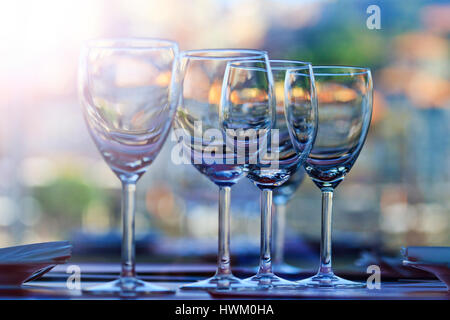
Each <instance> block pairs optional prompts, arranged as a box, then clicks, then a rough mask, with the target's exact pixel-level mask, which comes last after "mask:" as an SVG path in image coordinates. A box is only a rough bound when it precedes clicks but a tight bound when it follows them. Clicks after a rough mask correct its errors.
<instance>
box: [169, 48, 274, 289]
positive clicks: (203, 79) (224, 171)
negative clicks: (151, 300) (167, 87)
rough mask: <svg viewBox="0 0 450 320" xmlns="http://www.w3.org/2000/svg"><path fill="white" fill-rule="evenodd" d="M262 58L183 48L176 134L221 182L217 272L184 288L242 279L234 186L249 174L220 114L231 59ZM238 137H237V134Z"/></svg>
mask: <svg viewBox="0 0 450 320" xmlns="http://www.w3.org/2000/svg"><path fill="white" fill-rule="evenodd" d="M249 59H253V60H255V59H257V60H262V61H268V57H267V53H266V52H265V51H260V50H243V49H209V50H191V51H184V52H181V53H180V56H179V65H180V78H181V89H180V90H181V91H180V100H179V104H178V109H177V112H176V116H175V122H174V129H175V134H176V136H177V137H178V139H179V140H180V142H181V144H182V146H183V147H182V152H183V153H184V156H185V157H188V159H189V162H190V163H191V164H192V165H193V166H194V167H195V168H196V169H197V170H198V171H200V172H201V173H202V174H204V175H205V176H207V177H208V178H209V179H210V180H211V181H212V182H213V183H214V184H216V185H217V186H218V187H219V239H218V243H219V245H218V251H219V252H218V261H217V264H218V266H217V271H216V274H215V275H214V276H213V277H211V278H209V279H206V280H203V281H198V282H196V283H192V284H187V285H184V286H182V287H181V288H182V289H200V290H207V289H214V288H231V287H237V286H239V285H240V283H241V280H239V279H238V278H236V277H235V276H233V274H232V273H231V268H230V192H231V187H232V186H233V185H234V184H235V183H236V182H237V181H238V180H239V179H241V178H242V177H243V176H244V175H245V170H244V165H245V163H241V162H237V161H235V160H236V159H235V158H236V155H235V154H234V152H229V151H230V150H228V149H229V147H227V144H226V141H225V140H226V139H224V138H226V137H224V134H223V131H224V130H223V129H224V127H223V123H222V122H221V120H220V119H219V118H220V112H219V109H220V106H219V105H220V99H221V95H222V84H223V81H224V74H225V70H226V67H227V64H228V63H229V62H230V61H236V60H249ZM232 140H233V139H232Z"/></svg>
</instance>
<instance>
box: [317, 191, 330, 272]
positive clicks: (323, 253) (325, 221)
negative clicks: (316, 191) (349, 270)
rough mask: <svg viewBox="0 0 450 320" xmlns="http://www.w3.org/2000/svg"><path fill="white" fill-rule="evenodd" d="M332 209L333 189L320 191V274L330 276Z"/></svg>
mask: <svg viewBox="0 0 450 320" xmlns="http://www.w3.org/2000/svg"><path fill="white" fill-rule="evenodd" d="M332 209H333V189H331V188H326V189H322V233H321V240H320V268H319V273H320V274H328V275H332V274H333V270H332V268H331V227H332Z"/></svg>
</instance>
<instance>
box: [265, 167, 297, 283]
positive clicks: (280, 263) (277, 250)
mask: <svg viewBox="0 0 450 320" xmlns="http://www.w3.org/2000/svg"><path fill="white" fill-rule="evenodd" d="M304 178H305V170H304V169H303V167H299V168H298V169H297V171H296V172H295V173H294V174H292V175H291V176H290V177H289V179H288V180H287V181H286V182H285V183H283V184H282V185H281V186H279V187H278V188H276V189H274V190H273V204H274V205H273V207H274V214H273V216H272V224H273V239H274V243H273V246H272V255H273V259H272V261H273V263H272V269H273V271H274V272H275V273H284V274H297V273H299V272H300V271H301V269H300V268H297V267H294V266H292V265H290V264H288V263H286V262H285V260H284V250H285V248H284V247H285V233H286V232H285V230H286V206H287V204H288V203H289V201H290V200H291V199H292V197H293V196H294V194H295V192H296V191H297V189H298V188H299V187H300V185H301V184H302V182H303V180H304Z"/></svg>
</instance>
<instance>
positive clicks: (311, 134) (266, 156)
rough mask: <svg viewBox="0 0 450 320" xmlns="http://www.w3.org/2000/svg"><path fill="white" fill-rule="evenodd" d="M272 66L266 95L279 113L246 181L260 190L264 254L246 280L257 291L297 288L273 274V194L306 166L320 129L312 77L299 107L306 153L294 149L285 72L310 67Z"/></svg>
mask: <svg viewBox="0 0 450 320" xmlns="http://www.w3.org/2000/svg"><path fill="white" fill-rule="evenodd" d="M240 64H241V65H243V66H245V65H246V64H248V63H247V62H246V61H244V62H240ZM270 66H271V72H272V73H273V79H274V81H275V92H274V93H275V94H271V93H270V92H269V93H268V94H267V95H268V96H269V97H270V96H273V99H272V101H269V103H273V104H274V106H275V110H276V112H275V121H274V124H273V126H272V130H271V136H270V137H271V139H269V143H268V145H267V152H261V153H260V154H259V157H258V159H257V161H255V162H253V163H252V162H251V163H250V164H249V165H248V168H247V170H248V174H247V177H248V178H249V179H250V180H252V181H253V183H254V184H255V185H256V186H257V187H258V188H259V189H260V190H261V253H260V262H259V269H258V272H257V274H256V275H255V276H253V277H250V278H249V279H246V280H245V284H246V285H247V286H248V287H250V288H255V289H270V288H276V287H297V286H298V284H296V283H295V282H291V281H287V280H284V279H282V278H280V277H278V276H276V275H275V274H274V273H273V270H272V250H271V245H272V192H273V190H274V189H276V188H278V187H280V186H282V185H283V183H285V182H286V181H288V179H289V178H290V177H291V176H292V175H293V174H294V173H295V172H296V171H297V169H298V168H299V167H300V166H301V165H302V164H303V162H304V161H305V159H306V157H307V155H308V154H309V151H310V150H311V148H312V145H313V143H314V139H315V136H316V128H317V125H316V124H317V121H316V116H317V104H316V101H315V99H314V96H315V93H313V92H312V91H314V90H315V87H314V81H313V75H312V73H311V74H310V76H311V77H310V78H309V81H305V82H304V86H303V87H302V89H303V90H304V91H303V93H302V94H303V97H304V98H305V100H304V101H303V102H304V103H303V104H301V105H298V106H297V109H298V110H297V112H298V111H301V112H302V113H303V115H304V117H303V120H304V124H303V126H302V127H301V128H299V134H300V133H301V134H302V135H303V140H302V146H303V151H302V152H299V153H297V152H296V150H295V149H294V147H293V145H292V142H291V138H290V135H289V130H288V128H287V126H286V117H285V105H284V104H285V99H284V84H285V77H286V71H287V70H289V69H290V68H294V67H299V66H309V67H311V65H310V64H308V63H304V62H298V61H287V60H271V61H270ZM242 69H243V71H242V73H244V72H245V73H246V76H242V78H244V79H246V78H249V77H251V76H252V75H253V74H254V73H255V71H254V70H253V69H250V70H246V69H245V68H244V67H242ZM243 90H249V88H246V87H245V86H244V87H243V88H242V91H243ZM231 94H232V92H231ZM231 97H232V96H231ZM244 102H245V101H244ZM245 120H246V121H245V122H244V123H247V122H249V121H251V119H250V118H248V119H245Z"/></svg>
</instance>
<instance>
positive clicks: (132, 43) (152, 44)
mask: <svg viewBox="0 0 450 320" xmlns="http://www.w3.org/2000/svg"><path fill="white" fill-rule="evenodd" d="M118 43H123V44H124V45H121V46H119V45H117V44H118ZM136 44H137V45H136ZM84 46H85V47H86V48H89V49H111V50H113V49H132V50H148V49H175V50H178V44H177V43H176V42H175V41H172V40H168V39H161V38H145V37H131V38H97V39H91V40H88V41H86V42H85V43H84Z"/></svg>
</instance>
